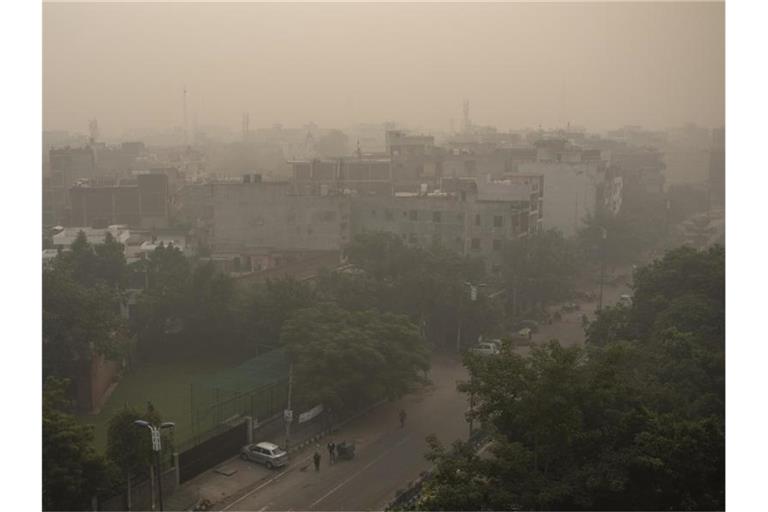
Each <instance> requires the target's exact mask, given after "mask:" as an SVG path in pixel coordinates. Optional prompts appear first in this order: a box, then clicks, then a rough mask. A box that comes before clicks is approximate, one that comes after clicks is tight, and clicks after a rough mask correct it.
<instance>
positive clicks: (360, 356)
mask: <svg viewBox="0 0 768 512" xmlns="http://www.w3.org/2000/svg"><path fill="white" fill-rule="evenodd" d="M280 341H281V343H282V344H283V345H284V346H285V347H286V349H287V350H288V353H289V357H290V358H291V359H292V360H293V361H294V382H295V386H296V388H295V389H296V390H297V391H296V392H297V396H300V397H302V398H303V400H304V401H306V404H305V405H310V406H311V405H314V404H315V403H323V404H326V405H329V406H331V407H332V408H334V409H336V410H342V409H345V408H355V407H358V406H360V405H365V404H368V403H371V402H372V401H374V400H378V399H381V398H392V399H394V398H397V397H400V396H402V395H404V394H406V393H407V392H409V391H411V390H412V389H413V387H414V386H415V385H417V384H418V383H422V382H424V375H425V372H426V371H427V370H428V369H429V354H428V351H427V348H426V345H425V343H424V339H423V338H422V337H421V335H420V334H419V330H418V328H417V326H416V325H414V324H413V323H411V322H409V321H408V319H407V318H406V317H403V316H399V315H394V314H391V313H379V312H376V311H374V310H370V311H355V312H350V311H346V310H343V309H341V308H339V307H338V306H336V305H334V304H321V305H318V306H315V307H312V308H307V309H302V310H299V311H297V312H296V313H295V314H294V315H293V316H292V317H291V318H290V319H289V320H288V321H287V322H286V323H285V325H284V326H283V329H282V334H281V337H280Z"/></svg>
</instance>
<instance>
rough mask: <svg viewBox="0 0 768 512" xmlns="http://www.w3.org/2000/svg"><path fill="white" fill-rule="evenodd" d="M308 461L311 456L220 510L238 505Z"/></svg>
mask: <svg viewBox="0 0 768 512" xmlns="http://www.w3.org/2000/svg"><path fill="white" fill-rule="evenodd" d="M310 460H312V457H311V456H310V457H307V458H306V459H304V460H303V461H302V462H301V463H299V464H297V465H295V466H293V465H292V466H291V467H290V468H288V469H286V470H285V471H281V472H280V474H279V475H277V476H274V477H272V478H270V479H269V480H267V481H266V482H264V483H263V484H261V485H260V486H258V487H256V488H255V489H253V490H252V491H250V492H248V493H246V494H244V495H243V496H240V497H239V498H238V499H236V500H235V501H233V502H232V503H230V504H229V505H227V506H226V507H224V508H223V509H221V510H222V512H224V511H225V510H229V509H231V508H232V507H234V506H235V505H237V504H238V503H240V502H241V501H243V500H244V499H245V498H247V497H249V496H251V495H252V494H253V493H255V492H257V491H260V490H261V489H263V488H264V487H266V486H267V485H269V484H271V483H272V482H276V481H278V480H280V479H281V478H283V477H284V476H285V475H287V474H288V473H290V472H291V471H293V470H294V469H296V468H297V467H300V466H301V464H303V463H304V462H309V461H310ZM264 508H266V507H264ZM261 510H262V511H263V510H264V509H261ZM259 512H261V511H259Z"/></svg>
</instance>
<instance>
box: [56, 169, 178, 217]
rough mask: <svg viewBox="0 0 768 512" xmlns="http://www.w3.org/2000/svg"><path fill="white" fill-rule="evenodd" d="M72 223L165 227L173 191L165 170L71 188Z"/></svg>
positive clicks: (87, 183) (79, 184)
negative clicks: (108, 183)
mask: <svg viewBox="0 0 768 512" xmlns="http://www.w3.org/2000/svg"><path fill="white" fill-rule="evenodd" d="M69 198H70V199H69V202H70V204H71V214H70V216H69V222H68V224H69V225H72V226H92V227H103V226H108V225H110V224H125V225H128V226H131V227H138V228H165V227H167V226H168V224H169V216H170V198H171V196H170V193H169V189H168V176H167V175H166V174H164V173H159V172H158V173H153V172H147V173H141V174H137V175H136V176H135V177H133V178H128V179H122V180H120V181H119V183H118V184H117V185H102V184H98V183H94V182H91V181H85V182H82V183H78V184H77V185H75V186H74V187H72V188H71V189H70V190H69Z"/></svg>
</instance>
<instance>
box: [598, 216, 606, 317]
mask: <svg viewBox="0 0 768 512" xmlns="http://www.w3.org/2000/svg"><path fill="white" fill-rule="evenodd" d="M600 231H601V240H602V241H601V243H600V300H599V302H598V303H597V310H598V311H602V309H603V285H604V283H605V244H606V240H607V239H608V230H607V229H605V228H604V227H602V226H601V227H600Z"/></svg>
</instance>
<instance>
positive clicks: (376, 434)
mask: <svg viewBox="0 0 768 512" xmlns="http://www.w3.org/2000/svg"><path fill="white" fill-rule="evenodd" d="M431 378H432V381H433V385H432V386H430V387H429V388H427V389H426V390H424V391H423V392H420V393H418V394H415V395H412V396H409V397H406V398H404V399H403V400H401V401H399V402H396V403H391V404H386V405H384V406H382V407H380V408H378V409H376V410H374V411H373V412H372V413H371V414H369V415H368V416H366V417H364V418H361V419H359V420H357V421H355V422H353V423H351V424H349V425H348V426H347V427H345V428H344V429H343V433H340V434H339V436H338V437H337V438H336V439H335V441H336V442H339V441H343V440H347V441H350V440H352V439H354V441H355V443H356V445H357V456H356V457H355V459H354V460H352V461H339V462H337V463H336V464H335V465H333V466H331V465H330V464H329V461H328V452H327V450H325V443H327V442H328V439H325V440H323V446H322V447H320V453H321V455H322V456H323V460H322V463H321V470H320V471H319V472H315V470H314V468H313V467H312V464H311V462H310V461H309V459H308V458H305V459H304V460H301V459H299V460H294V461H293V462H292V464H291V466H290V468H289V469H286V470H284V471H282V472H279V473H276V475H275V477H274V478H273V479H271V480H268V481H266V482H264V483H262V484H260V485H259V486H258V487H257V488H256V489H254V490H253V491H251V493H250V494H248V495H246V496H244V497H243V498H241V499H240V500H238V501H235V502H232V503H230V504H228V505H227V508H226V510H254V511H266V510H382V509H383V508H384V507H385V506H386V504H387V503H388V502H389V501H391V500H392V498H394V496H395V493H396V491H398V490H399V489H403V488H405V487H406V486H407V485H408V482H410V481H413V480H415V479H416V478H417V477H418V476H419V474H420V473H421V472H422V471H424V470H426V469H428V468H429V463H428V462H427V461H426V460H425V459H424V453H425V451H426V443H425V438H426V437H427V436H428V435H429V434H433V433H434V434H436V435H437V436H438V439H440V440H441V441H443V442H445V443H450V442H452V441H453V440H455V439H458V438H462V439H466V437H467V434H468V427H467V423H466V422H465V421H464V412H465V411H466V408H467V402H466V397H465V396H464V395H462V394H460V393H459V392H458V391H457V390H456V383H457V381H458V380H462V379H464V378H466V370H465V369H464V368H463V366H462V365H461V363H460V362H459V361H458V360H457V359H455V358H450V357H447V356H440V355H438V356H435V358H434V359H433V362H432V372H431ZM401 407H402V408H404V409H405V410H406V412H407V414H408V419H407V421H406V425H405V427H404V428H402V429H401V428H400V426H399V421H398V412H399V410H400V408H401ZM342 436H343V437H342ZM308 455H311V452H310V453H305V454H304V457H307V456H308Z"/></svg>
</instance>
